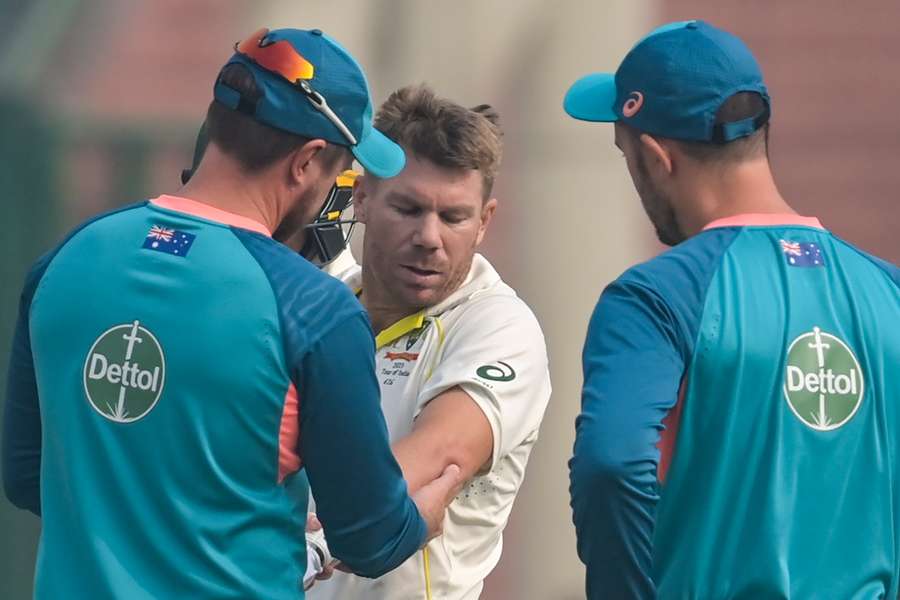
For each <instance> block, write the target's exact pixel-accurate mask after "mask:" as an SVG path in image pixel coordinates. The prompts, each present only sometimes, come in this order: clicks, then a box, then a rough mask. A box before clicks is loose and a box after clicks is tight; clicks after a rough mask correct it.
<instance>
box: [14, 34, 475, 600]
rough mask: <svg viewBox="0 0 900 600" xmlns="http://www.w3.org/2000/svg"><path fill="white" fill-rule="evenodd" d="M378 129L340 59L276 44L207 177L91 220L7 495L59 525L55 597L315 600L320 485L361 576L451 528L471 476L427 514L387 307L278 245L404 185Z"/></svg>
mask: <svg viewBox="0 0 900 600" xmlns="http://www.w3.org/2000/svg"><path fill="white" fill-rule="evenodd" d="M371 115H372V107H371V101H370V98H369V92H368V85H367V83H366V80H365V78H364V75H363V73H362V70H361V69H360V67H359V66H358V65H357V64H356V62H355V61H354V60H353V58H352V57H351V56H350V55H349V54H348V53H347V52H346V51H345V50H343V49H342V48H341V47H340V46H339V45H338V44H337V43H336V42H334V41H333V40H331V39H330V38H329V37H327V36H325V35H324V34H322V32H320V31H317V30H312V31H301V30H293V29H284V30H276V31H271V32H270V31H267V30H260V31H258V32H256V33H255V34H253V35H252V36H250V37H249V38H247V39H246V40H244V41H243V42H241V43H240V44H238V45H236V47H235V53H234V55H233V56H232V57H231V59H230V60H229V61H228V63H227V64H226V66H225V67H224V68H223V69H222V71H221V72H220V74H219V76H218V78H217V80H216V83H215V100H214V101H213V102H212V104H211V105H210V107H209V111H208V114H207V125H208V134H209V139H210V144H209V147H208V148H207V149H206V152H205V155H204V157H203V161H202V163H201V165H200V167H199V169H198V170H197V172H196V173H194V175H193V177H192V178H191V180H190V181H189V182H188V183H187V184H186V185H185V186H184V187H183V188H182V189H181V190H179V191H178V192H177V194H176V195H163V196H159V197H158V198H155V199H152V200H149V201H145V202H140V203H138V204H134V205H131V206H126V207H124V208H121V209H119V210H117V211H114V212H112V213H109V214H106V215H101V216H99V217H97V218H94V219H92V220H90V221H88V222H87V223H84V224H83V225H81V226H80V227H78V228H77V229H75V230H74V231H73V232H72V233H71V234H70V235H69V236H68V237H67V238H66V240H65V241H63V243H62V244H60V245H59V246H58V247H57V248H56V249H54V250H52V251H51V252H50V253H48V254H47V255H46V256H44V257H43V258H41V259H40V260H39V261H38V262H37V263H36V264H35V265H34V267H33V268H32V270H31V272H30V273H29V275H28V277H27V280H26V283H25V287H24V290H23V293H22V300H21V305H20V314H19V320H18V324H17V329H16V333H15V338H14V341H13V352H12V358H11V363H10V372H9V386H8V390H7V397H6V404H5V418H4V432H3V483H4V490H5V492H6V495H7V496H8V498H9V499H10V500H11V501H12V502H13V503H14V504H16V505H17V506H20V507H22V508H24V509H27V510H30V511H32V512H34V513H35V514H39V515H41V517H42V533H41V543H40V549H39V552H38V560H37V569H36V581H35V596H36V597H37V598H52V599H56V598H91V599H98V598H128V599H129V600H136V599H143V598H147V599H149V598H243V599H246V598H260V599H273V598H285V599H288V598H290V599H297V598H302V597H303V590H302V588H301V578H302V575H303V572H304V569H305V567H306V557H305V551H306V545H305V536H304V529H305V523H306V512H307V498H308V493H309V492H308V486H309V487H311V488H312V489H313V490H314V492H315V494H316V497H318V498H322V499H323V502H322V509H321V510H320V511H319V515H318V516H319V519H320V520H321V522H322V524H323V525H324V528H325V531H326V533H327V534H328V539H329V542H330V543H331V549H332V551H333V554H334V555H335V557H337V558H339V559H340V560H341V561H342V562H343V564H344V565H345V566H346V567H347V568H349V569H351V570H353V571H354V572H356V573H358V574H360V575H364V576H369V577H377V576H380V575H381V574H383V573H385V572H386V571H389V570H390V569H392V568H394V567H396V566H397V565H400V564H401V563H402V562H403V561H404V560H406V559H407V558H408V557H409V556H410V555H412V554H413V553H414V552H415V551H416V550H417V549H418V548H420V547H421V546H422V544H423V543H424V542H425V541H426V539H427V538H428V537H429V535H433V534H434V533H435V532H436V531H437V530H438V529H439V527H440V523H441V521H442V519H443V514H444V508H445V505H446V503H447V502H449V500H450V499H451V498H452V496H453V494H454V493H455V490H456V486H457V482H456V479H457V474H458V469H457V468H456V467H455V466H454V465H451V466H450V467H448V468H447V469H446V470H445V472H444V473H443V474H442V475H441V476H440V477H439V478H438V479H436V480H435V481H434V482H432V483H431V484H428V485H426V487H425V488H422V489H421V490H420V491H418V492H417V493H416V495H415V501H414V500H413V499H411V498H410V497H409V496H408V495H407V491H406V484H405V482H404V480H403V477H402V474H401V472H400V469H399V467H398V465H397V463H396V461H395V460H394V458H393V455H392V454H391V450H390V447H389V445H388V438H387V431H386V427H385V422H384V418H383V415H382V413H381V409H380V398H379V391H378V390H379V388H378V381H377V380H376V377H375V373H374V364H373V355H374V340H373V337H372V332H371V329H370V327H369V324H368V320H367V318H366V315H365V312H364V311H363V309H362V307H361V306H360V304H359V303H358V302H357V301H356V299H355V298H354V297H353V294H352V293H351V292H350V291H349V290H348V289H347V288H346V286H344V285H343V284H341V283H340V282H339V281H337V280H335V279H332V278H331V277H329V276H328V275H326V274H324V273H322V272H320V271H319V270H318V269H317V268H315V267H314V266H313V265H311V264H310V263H308V262H307V261H305V260H304V259H303V258H301V257H300V256H299V255H298V254H296V253H294V252H292V251H291V250H289V249H288V248H287V247H286V246H284V245H282V244H280V243H278V241H276V240H279V239H287V238H288V237H290V236H291V235H293V234H294V233H295V232H296V231H297V229H298V228H301V227H303V226H304V225H305V224H306V223H308V222H309V221H311V220H312V219H313V217H314V216H315V214H316V212H317V211H318V209H319V206H320V205H321V202H322V198H323V197H324V196H325V193H326V191H327V190H328V189H329V187H330V186H331V184H332V183H333V182H334V180H335V177H336V175H337V174H338V173H339V172H341V171H342V170H343V169H345V168H347V167H348V166H349V164H350V162H351V157H355V158H356V159H357V160H359V161H360V162H361V163H362V164H363V165H364V166H365V167H366V169H370V170H372V171H373V172H376V173H379V175H381V176H383V177H391V176H393V175H395V174H396V173H398V172H399V171H400V170H401V169H402V167H403V165H404V155H403V152H402V150H401V149H400V148H399V147H398V146H396V145H395V144H393V143H392V142H390V141H389V140H388V139H387V138H385V137H384V136H382V135H381V134H380V133H379V132H377V131H376V130H375V129H374V128H373V127H372V123H371ZM273 238H274V239H273ZM301 470H302V472H301ZM304 474H305V475H306V477H304V476H303V475H304ZM307 478H308V482H309V484H308V485H307ZM417 505H418V506H417Z"/></svg>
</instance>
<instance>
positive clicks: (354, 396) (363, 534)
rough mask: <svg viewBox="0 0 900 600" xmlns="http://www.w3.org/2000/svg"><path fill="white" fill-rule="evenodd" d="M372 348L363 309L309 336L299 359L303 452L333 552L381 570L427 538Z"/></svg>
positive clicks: (360, 567)
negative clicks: (384, 407)
mask: <svg viewBox="0 0 900 600" xmlns="http://www.w3.org/2000/svg"><path fill="white" fill-rule="evenodd" d="M374 356H375V348H374V341H373V339H372V334H371V329H370V328H369V324H368V322H367V321H366V318H365V315H364V313H362V312H359V313H357V315H356V316H354V317H351V318H350V319H348V320H346V321H344V322H343V323H341V324H339V325H338V326H337V327H335V328H334V329H332V330H331V331H330V332H329V333H327V334H326V335H325V336H323V337H322V338H321V339H320V340H319V341H318V342H317V343H315V344H313V346H312V348H311V349H310V351H309V352H308V353H307V355H306V357H305V359H304V360H303V362H302V365H301V366H300V370H301V373H299V379H300V381H301V385H300V386H298V389H302V390H303V397H301V398H300V456H302V457H303V461H304V464H305V467H306V472H307V476H308V478H309V483H310V487H311V489H312V492H313V495H314V496H315V498H316V507H317V508H316V510H317V515H318V517H319V520H320V521H321V522H322V526H323V528H324V530H325V535H326V537H327V539H328V544H329V546H330V548H331V552H332V554H333V555H334V556H335V557H336V558H339V559H340V560H341V561H342V562H343V563H344V564H345V565H347V566H348V567H349V568H350V569H351V570H352V571H353V572H355V573H357V574H359V575H363V576H367V577H378V576H380V575H383V574H384V573H386V572H387V571H390V570H392V569H394V568H395V567H397V566H399V565H400V564H401V563H402V562H403V561H405V560H406V559H407V558H408V557H409V556H411V555H412V554H413V553H415V552H416V551H417V550H418V549H419V547H420V546H421V545H422V544H423V543H424V542H425V535H426V527H425V523H424V521H423V520H422V518H421V517H420V516H419V512H418V510H417V509H416V506H415V504H414V503H413V501H412V500H411V499H410V498H409V496H408V495H407V490H406V482H405V481H404V480H403V475H402V473H401V471H400V467H399V466H398V464H397V461H396V460H395V459H394V456H393V454H392V453H391V449H390V446H389V443H388V433H387V427H386V425H385V422H384V416H383V415H382V412H381V402H380V394H379V388H378V381H377V379H376V378H375V365H374Z"/></svg>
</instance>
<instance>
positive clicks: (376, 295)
mask: <svg viewBox="0 0 900 600" xmlns="http://www.w3.org/2000/svg"><path fill="white" fill-rule="evenodd" d="M359 301H360V303H362V305H363V307H364V308H365V309H366V312H368V313H369V320H370V321H371V323H372V330H373V331H374V332H375V334H376V335H378V334H379V333H381V332H382V331H384V330H385V329H387V328H388V327H390V326H391V325H393V324H394V323H396V322H397V321H399V320H400V319H402V318H404V317H408V316H409V315H412V314H415V313H417V312H419V311H420V310H421V307H415V306H397V305H396V304H395V303H392V302H391V300H390V298H389V296H388V295H387V294H384V293H382V288H381V287H379V285H378V281H377V279H376V277H375V276H374V274H373V273H372V272H371V270H369V269H366V267H365V265H363V270H362V293H361V294H360V296H359Z"/></svg>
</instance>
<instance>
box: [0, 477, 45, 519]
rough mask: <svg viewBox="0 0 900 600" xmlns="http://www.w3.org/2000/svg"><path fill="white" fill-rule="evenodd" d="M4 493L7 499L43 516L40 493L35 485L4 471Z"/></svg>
mask: <svg viewBox="0 0 900 600" xmlns="http://www.w3.org/2000/svg"><path fill="white" fill-rule="evenodd" d="M3 493H4V494H5V495H6V499H7V500H9V502H10V503H11V504H12V505H13V506H15V507H16V508H21V509H22V510H27V511H28V512H31V513H34V514H35V515H37V516H38V517H39V516H41V501H40V493H39V491H38V489H36V488H34V486H32V485H29V483H28V482H26V481H23V480H21V479H14V478H11V477H8V476H7V475H6V474H5V473H4V477H3Z"/></svg>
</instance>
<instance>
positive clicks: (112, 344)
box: [84, 321, 166, 423]
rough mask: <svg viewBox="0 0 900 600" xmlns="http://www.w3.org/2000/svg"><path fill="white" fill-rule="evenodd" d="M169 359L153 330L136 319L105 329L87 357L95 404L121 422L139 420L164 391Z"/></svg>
mask: <svg viewBox="0 0 900 600" xmlns="http://www.w3.org/2000/svg"><path fill="white" fill-rule="evenodd" d="M165 381H166V359H165V355H164V354H163V350H162V347H161V346H160V345H159V342H158V341H157V339H156V337H155V336H154V335H153V334H152V333H150V331H149V330H148V329H147V328H145V327H142V326H141V324H140V322H138V321H134V322H132V323H126V324H123V325H116V326H115V327H110V328H109V329H107V330H106V331H104V332H103V333H102V334H101V335H100V337H98V338H97V340H96V341H95V342H94V345H93V346H91V349H90V350H89V351H88V355H87V358H86V359H85V361H84V392H85V394H87V397H88V401H90V403H91V406H93V407H94V409H95V410H96V411H97V412H99V413H100V414H101V415H103V416H104V417H106V418H107V419H109V420H111V421H115V422H117V423H130V422H132V421H137V420H138V419H141V418H143V417H145V416H146V415H147V413H149V412H150V411H151V410H152V409H153V407H154V406H156V402H157V401H158V400H159V396H160V394H162V390H163V385H164V384H165Z"/></svg>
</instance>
